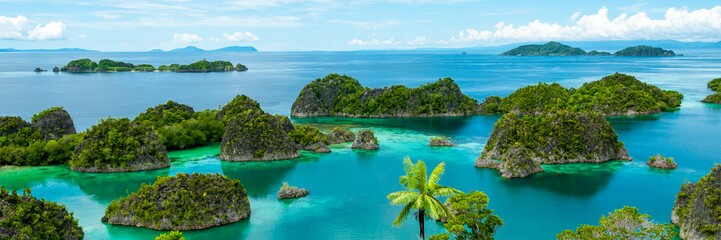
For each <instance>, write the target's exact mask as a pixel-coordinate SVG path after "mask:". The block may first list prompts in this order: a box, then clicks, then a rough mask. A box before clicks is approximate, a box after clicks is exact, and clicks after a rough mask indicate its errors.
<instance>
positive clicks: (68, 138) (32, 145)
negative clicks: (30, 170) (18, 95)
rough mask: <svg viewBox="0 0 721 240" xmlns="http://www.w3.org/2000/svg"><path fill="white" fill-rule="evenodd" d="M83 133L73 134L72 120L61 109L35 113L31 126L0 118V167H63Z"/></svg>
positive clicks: (18, 119) (20, 119)
mask: <svg viewBox="0 0 721 240" xmlns="http://www.w3.org/2000/svg"><path fill="white" fill-rule="evenodd" d="M83 136H84V134H75V126H74V124H73V120H72V118H70V115H69V114H68V113H67V112H66V111H65V110H64V109H63V108H62V107H52V108H49V109H47V110H44V111H42V112H40V113H38V114H35V115H34V116H33V118H32V124H31V123H28V122H26V121H25V120H23V119H22V118H20V117H14V116H5V117H0V165H14V166H43V165H53V164H65V163H67V162H68V161H69V160H70V157H71V156H72V155H73V153H74V152H75V148H76V146H77V145H78V143H79V142H80V140H82V138H83Z"/></svg>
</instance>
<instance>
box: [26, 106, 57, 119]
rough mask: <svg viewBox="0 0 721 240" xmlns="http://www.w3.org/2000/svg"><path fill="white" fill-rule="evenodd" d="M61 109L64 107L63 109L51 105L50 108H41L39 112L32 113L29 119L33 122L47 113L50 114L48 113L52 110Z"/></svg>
mask: <svg viewBox="0 0 721 240" xmlns="http://www.w3.org/2000/svg"><path fill="white" fill-rule="evenodd" d="M63 110H65V109H63V107H51V108H48V109H45V110H43V111H42V112H39V113H37V114H33V118H32V119H31V121H33V122H35V121H37V120H38V119H39V118H42V117H44V116H47V115H48V114H50V113H52V112H55V111H63Z"/></svg>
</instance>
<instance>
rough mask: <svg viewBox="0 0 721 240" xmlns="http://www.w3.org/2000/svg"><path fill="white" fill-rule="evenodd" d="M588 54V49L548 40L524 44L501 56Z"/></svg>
mask: <svg viewBox="0 0 721 240" xmlns="http://www.w3.org/2000/svg"><path fill="white" fill-rule="evenodd" d="M577 55H586V51H583V49H580V48H574V47H570V46H568V45H563V44H561V43H558V42H553V41H551V42H548V43H546V44H543V45H540V44H531V45H523V46H520V47H517V48H514V49H511V50H508V51H506V52H504V53H501V56H577Z"/></svg>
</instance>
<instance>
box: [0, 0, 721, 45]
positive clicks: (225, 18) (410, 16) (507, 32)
mask: <svg viewBox="0 0 721 240" xmlns="http://www.w3.org/2000/svg"><path fill="white" fill-rule="evenodd" d="M719 5H721V2H719V1H717V0H716V1H711V0H694V1H666V0H655V1H651V0H648V1H647V0H623V1H619V0H607V1H578V0H574V1H567V0H563V1H530V0H529V1H514V0H505V1H490V0H479V1H474V0H367V1H362V0H356V1H339V0H240V1H239V0H227V1H226V0H218V1H192V0H159V1H144V0H126V1H105V0H98V1H64V0H56V1H32V0H0V48H21V49H36V48H66V47H80V48H86V49H94V50H103V51H145V50H150V49H155V48H159V49H164V50H168V49H173V48H178V47H185V46H189V45H194V46H198V47H201V48H204V49H215V48H221V47H225V46H235V45H241V46H244V45H250V46H255V47H256V48H258V49H259V50H261V51H263V50H265V51H288V50H291V51H296V50H300V51H307V50H356V49H388V48H422V47H468V46H492V45H500V44H506V43H517V42H529V41H547V40H557V41H564V40H565V41H568V40H575V41H586V40H636V39H659V40H660V39H663V40H665V39H673V40H681V41H720V40H721V6H719Z"/></svg>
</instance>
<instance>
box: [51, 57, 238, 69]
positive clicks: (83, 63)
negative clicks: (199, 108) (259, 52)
mask: <svg viewBox="0 0 721 240" xmlns="http://www.w3.org/2000/svg"><path fill="white" fill-rule="evenodd" d="M247 70H248V67H246V66H245V65H243V64H237V65H233V64H232V63H231V62H228V61H213V62H209V61H206V60H205V59H203V60H200V61H197V62H194V63H191V64H187V65H180V64H170V65H160V66H159V67H158V68H155V67H154V66H153V65H150V64H139V65H134V64H132V63H126V62H120V61H113V60H110V59H102V60H100V61H99V62H94V61H93V60H90V59H89V58H83V59H77V60H73V61H70V62H68V64H67V65H65V66H63V67H62V68H60V70H59V71H61V72H155V71H159V72H228V71H239V72H242V71H247Z"/></svg>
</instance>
